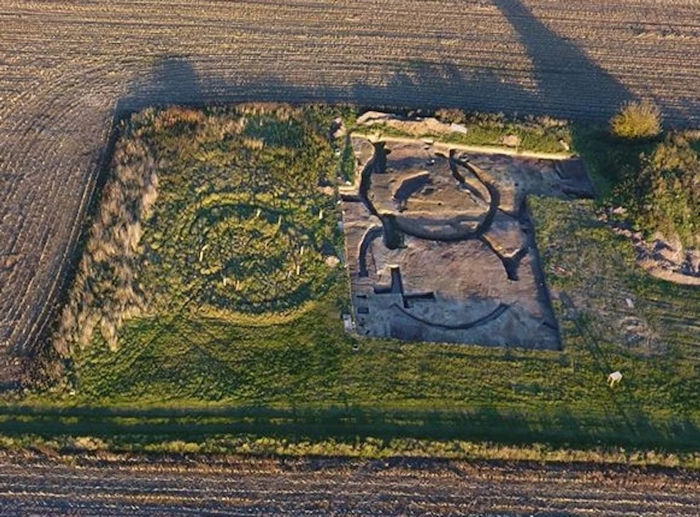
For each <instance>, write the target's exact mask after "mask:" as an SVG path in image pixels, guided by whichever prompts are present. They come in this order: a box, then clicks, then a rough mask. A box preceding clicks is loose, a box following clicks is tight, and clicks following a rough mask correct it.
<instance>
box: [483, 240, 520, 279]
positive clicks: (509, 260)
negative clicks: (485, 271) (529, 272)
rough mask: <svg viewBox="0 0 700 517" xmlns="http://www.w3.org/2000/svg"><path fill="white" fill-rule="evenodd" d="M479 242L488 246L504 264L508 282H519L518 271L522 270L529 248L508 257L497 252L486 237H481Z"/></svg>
mask: <svg viewBox="0 0 700 517" xmlns="http://www.w3.org/2000/svg"><path fill="white" fill-rule="evenodd" d="M479 240H480V241H481V242H483V243H484V244H486V246H488V247H489V249H490V250H491V251H492V252H493V253H494V254H495V255H496V256H497V257H498V259H499V260H500V261H501V263H502V264H503V267H504V268H505V270H506V275H508V280H516V281H517V280H519V278H518V269H519V268H520V262H521V261H522V260H523V258H524V257H525V255H527V252H528V251H529V248H530V247H529V246H528V245H525V246H523V247H522V248H520V249H519V250H518V251H516V252H515V254H514V255H513V256H512V257H506V256H504V255H502V254H501V253H499V252H498V250H496V248H494V247H493V245H492V244H491V243H490V242H489V240H488V239H486V238H485V237H480V238H479Z"/></svg>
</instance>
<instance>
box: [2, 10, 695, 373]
mask: <svg viewBox="0 0 700 517" xmlns="http://www.w3.org/2000/svg"><path fill="white" fill-rule="evenodd" d="M0 27H1V30H0V185H1V188H0V349H1V350H2V357H3V358H4V359H3V360H2V361H1V363H2V364H0V371H1V373H0V384H2V383H3V382H5V381H9V380H12V379H13V378H15V377H16V374H17V370H18V369H20V368H21V365H12V364H10V363H11V361H10V360H9V359H8V357H9V356H8V352H9V351H10V350H14V351H16V352H18V353H30V352H32V351H33V350H34V349H35V348H36V345H37V342H38V337H39V336H40V335H41V334H42V331H43V330H44V329H45V328H46V325H47V323H48V322H49V321H50V316H51V314H52V312H53V307H54V302H55V301H56V299H57V296H58V294H59V293H60V292H61V291H62V289H63V287H64V283H65V282H64V280H65V276H66V271H67V265H68V264H69V263H70V262H71V261H70V260H69V258H70V257H71V256H72V254H73V252H74V249H75V245H76V242H77V238H78V235H79V233H80V228H81V224H82V221H83V216H84V214H85V211H86V207H87V205H88V204H89V200H90V199H91V196H92V193H93V189H94V185H95V179H96V171H97V170H98V168H99V167H98V166H99V163H100V160H101V159H102V158H103V157H104V155H105V154H106V148H107V146H106V142H107V140H108V134H109V131H110V127H111V124H112V120H113V117H114V115H115V114H116V115H122V114H124V113H125V112H127V111H129V110H132V109H136V108H140V107H143V106H145V105H150V104H154V103H157V104H161V103H171V102H179V103H205V102H207V103H208V102H229V101H235V100H241V99H246V100H255V99H268V100H288V101H308V100H324V101H327V102H334V101H353V102H357V103H361V104H375V105H376V104H390V105H416V106H426V107H430V106H451V105H453V106H460V107H465V108H474V109H479V110H483V111H487V110H504V111H509V112H513V111H519V112H521V113H522V112H533V113H550V114H553V115H558V116H571V117H577V118H590V119H603V118H605V117H608V116H609V115H610V114H611V112H612V111H614V109H615V108H616V107H617V106H618V105H619V103H620V102H622V101H623V100H625V99H628V98H631V97H634V96H645V97H651V98H653V99H655V100H656V102H658V103H659V104H660V106H661V107H662V108H663V110H664V113H665V114H666V118H667V120H668V121H669V122H672V123H676V124H683V125H688V124H689V125H693V124H695V125H697V124H698V123H699V122H700V95H699V94H698V93H699V92H698V84H699V82H698V79H700V9H699V8H698V4H697V2H696V1H695V0H672V1H669V2H663V3H660V2H658V1H655V0H639V1H629V0H617V1H607V2H605V4H604V5H603V4H602V3H601V2H599V1H597V0H582V1H580V2H564V1H562V0H529V1H527V2H520V1H518V0H492V1H489V0H474V1H472V0H470V1H467V2H465V1H463V0H439V1H438V0H435V1H418V0H401V1H399V0H390V1H381V2H377V1H364V2H358V1H350V0H341V1H335V2H326V1H321V0H310V1H307V0H304V1H285V2H278V1H262V0H253V1H244V2H222V1H213V0H210V1H198V2H196V3H192V2H176V1H163V0H150V1H110V2H99V1H97V2H92V1H77V0H76V1H72V2H69V1H51V2H45V1H24V0H22V1H19V0H4V1H3V2H2V5H0ZM6 363H7V364H6Z"/></svg>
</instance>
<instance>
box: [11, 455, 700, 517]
mask: <svg viewBox="0 0 700 517" xmlns="http://www.w3.org/2000/svg"><path fill="white" fill-rule="evenodd" d="M0 471H1V474H0V505H2V508H3V510H4V511H5V512H7V513H11V514H27V513H34V514H42V515H47V514H52V515H53V514H57V513H62V514H64V513H70V514H81V515H84V514H90V515H92V514H97V513H99V514H100V515H134V514H152V515H185V514H187V515H191V514H198V515H201V514H202V513H206V514H208V515H215V514H216V515H220V514H226V515H263V514H264V515H277V514H284V515H290V514H294V515H300V514H309V515H347V514H352V515H467V514H476V515H484V514H485V513H486V512H488V514H489V515H527V514H530V515H532V514H538V515H541V514H543V515H576V514H595V515H618V516H623V515H626V516H637V515H693V514H695V512H696V510H697V507H698V504H700V497H699V496H698V475H697V474H696V473H687V472H686V473H678V472H675V471H667V470H664V469H649V470H640V469H638V468H629V467H627V468H626V467H601V466H593V465H586V464H579V465H568V464H560V465H556V464H548V465H540V464H537V463H508V462H493V463H487V462H475V463H467V462H461V461H440V460H423V459H397V460H375V461H369V460H346V459H332V458H327V459H294V458H288V459H263V458H259V459H256V458H239V457H214V458H211V457H207V458H206V459H203V458H201V457H197V456H185V457H183V456H162V457H150V458H144V457H138V456H129V455H111V454H100V453H96V454H86V453H81V454H76V455H68V456H63V457H60V458H51V457H45V456H42V455H41V454H37V453H23V454H18V453H0Z"/></svg>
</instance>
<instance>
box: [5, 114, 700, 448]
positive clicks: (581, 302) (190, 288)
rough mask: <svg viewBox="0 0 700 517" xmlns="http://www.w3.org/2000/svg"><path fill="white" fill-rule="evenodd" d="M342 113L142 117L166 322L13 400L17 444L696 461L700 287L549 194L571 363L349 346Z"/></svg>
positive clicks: (151, 297)
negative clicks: (334, 133) (374, 448)
mask: <svg viewBox="0 0 700 517" xmlns="http://www.w3.org/2000/svg"><path fill="white" fill-rule="evenodd" d="M336 116H337V112H336V111H333V110H327V109H321V108H313V107H310V108H303V109H292V108H269V107H268V108H266V109H260V108H253V107H239V108H227V109H215V110H205V111H203V112H199V111H191V110H182V109H170V110H165V111H153V110H147V111H146V112H144V113H142V114H140V115H138V116H136V117H135V118H134V119H133V120H132V121H131V122H130V123H129V124H128V125H127V126H126V128H125V136H124V138H125V139H126V141H127V142H128V141H136V140H138V141H139V142H141V147H145V148H146V149H147V150H148V153H146V154H144V153H142V152H139V154H138V156H140V157H141V158H139V160H143V158H142V157H143V156H151V160H152V163H153V165H154V167H155V170H157V183H158V197H157V200H156V201H155V203H154V204H153V206H152V209H151V211H150V212H149V213H150V215H149V216H148V217H145V218H144V219H143V221H142V230H143V238H142V241H141V244H140V247H138V248H137V250H138V253H137V252H136V251H134V254H135V255H136V256H137V257H138V258H137V259H134V262H135V263H136V264H137V265H138V268H139V269H138V270H137V272H138V275H137V283H138V284H140V285H141V286H142V290H143V293H144V296H145V297H146V299H147V300H148V305H147V310H144V311H143V312H140V313H139V314H137V315H135V316H133V317H131V318H128V319H126V320H125V321H124V323H123V325H121V326H120V327H119V330H118V332H117V333H116V337H117V342H118V344H119V346H117V347H114V346H111V343H110V341H109V340H108V339H107V336H105V335H104V334H103V333H102V332H97V333H96V334H95V335H94V336H93V339H92V341H91V345H90V346H85V347H83V348H77V349H76V350H75V351H74V353H73V354H72V355H71V359H72V366H71V369H70V370H71V372H70V373H71V387H70V389H66V390H58V389H57V390H56V391H44V392H37V393H33V394H30V395H28V396H26V397H24V398H23V399H22V400H21V404H17V403H13V404H8V405H6V406H4V407H3V408H2V410H0V433H2V434H5V435H10V436H17V437H20V436H29V435H41V436H44V437H51V436H100V437H102V438H103V439H104V440H105V441H108V442H110V443H118V444H120V445H119V447H121V448H126V449H128V448H130V447H133V448H135V449H141V450H143V449H144V448H145V449H148V447H155V449H154V450H157V448H158V445H155V444H158V443H165V442H167V443H170V442H172V441H175V442H178V441H185V442H196V443H198V444H205V443H217V444H226V443H229V444H233V445H230V446H226V445H220V448H219V449H216V450H217V451H219V452H226V451H239V449H238V448H237V447H239V445H240V443H241V440H243V441H244V442H245V441H246V440H248V438H246V437H248V436H253V437H254V438H251V439H253V440H256V441H257V440H267V439H268V438H269V443H273V444H281V445H279V447H278V446H277V445H275V448H276V450H277V449H279V450H287V445H285V444H293V443H304V444H307V445H308V447H307V446H306V445H305V446H304V447H302V448H301V449H300V450H302V449H303V450H318V451H321V452H322V453H324V454H325V453H328V454H333V453H338V452H339V451H340V452H342V451H343V450H346V449H344V447H345V445H344V444H348V443H350V444H355V445H353V447H355V446H357V447H360V448H361V447H362V445H361V444H363V443H371V441H372V440H380V441H381V443H382V444H384V445H383V446H382V447H384V448H383V449H382V450H384V451H387V450H394V451H401V450H405V449H402V448H401V447H398V448H392V447H393V446H391V445H390V444H391V443H396V440H399V441H401V440H409V441H410V440H427V441H428V442H429V443H434V444H436V445H435V447H433V446H428V445H425V450H433V449H435V448H436V447H437V448H441V447H446V448H447V449H449V450H453V449H455V448H456V449H455V450H457V449H459V448H460V446H459V445H458V444H459V443H460V441H465V440H466V441H470V440H479V441H482V440H484V441H490V442H494V443H500V444H515V445H516V446H519V445H522V444H532V443H544V444H548V446H555V447H574V448H583V449H593V448H597V447H600V446H612V445H616V446H624V447H630V448H654V449H663V450H666V451H680V452H683V451H685V452H688V451H690V452H692V451H696V450H697V443H699V442H700V432H699V431H698V424H699V423H700V414H699V413H698V411H699V409H698V408H700V398H699V397H700V384H699V383H698V378H699V376H698V372H697V368H698V363H699V359H700V358H699V349H698V343H700V336H698V331H697V325H696V323H697V321H698V319H699V318H700V314H699V308H700V292H699V291H698V290H697V289H693V288H690V287H682V286H675V285H672V284H668V283H665V282H662V281H657V280H654V279H653V278H651V277H650V276H648V275H647V274H646V273H645V272H644V271H642V270H641V269H639V268H637V267H636V266H635V264H634V250H633V249H632V247H631V245H630V244H629V243H628V242H627V241H625V240H624V239H623V238H621V237H619V236H617V235H616V234H615V233H614V232H613V231H612V230H611V229H610V228H608V227H606V226H605V225H604V224H603V223H601V222H600V221H599V220H598V219H597V218H596V214H595V207H594V204H593V203H592V202H587V201H577V202H566V201H557V200H552V199H544V198H541V199H540V198H533V199H531V200H530V206H531V211H532V217H533V219H534V221H535V223H536V236H537V242H538V247H539V250H540V254H541V258H542V262H543V268H544V270H545V272H546V277H547V281H548V283H549V286H550V287H551V289H552V297H553V304H554V308H555V311H556V314H557V318H558V320H559V322H560V327H561V328H560V331H561V334H562V340H563V346H564V350H563V352H557V351H535V350H525V349H502V348H487V347H472V346H458V345H442V344H435V343H406V342H398V341H394V340H382V339H360V338H357V337H354V336H350V335H348V334H346V333H345V332H344V331H343V325H342V320H341V314H342V313H343V312H346V311H348V300H349V295H348V280H347V276H346V275H345V273H344V271H343V270H342V269H341V268H333V267H331V266H330V265H328V264H326V258H327V257H328V256H330V254H334V253H339V252H338V251H337V250H338V249H339V247H340V244H341V236H340V234H339V231H338V226H337V225H338V220H339V218H338V214H337V212H336V211H337V205H336V199H335V197H334V196H332V195H329V194H327V193H324V192H328V189H327V187H328V186H329V183H331V182H332V179H333V178H334V177H335V175H337V174H338V173H339V171H342V168H341V163H342V162H344V161H345V160H346V159H347V158H346V157H344V156H343V153H342V151H341V152H340V153H339V155H338V156H336V155H335V153H334V145H336V144H335V143H334V142H333V141H330V140H329V139H328V138H327V136H326V131H327V128H328V127H330V122H331V120H332V119H333V118H334V117H336ZM299 138H301V139H302V140H303V144H301V143H300V142H299V140H298V139H299ZM342 144H343V142H342V141H341V142H339V145H340V146H341V147H342ZM149 163H150V162H149ZM126 177H128V176H125V178H126ZM322 212H323V213H322ZM120 242H121V241H120ZM205 246H206V247H205ZM302 249H303V252H302ZM98 258H104V257H100V256H98ZM130 260H131V259H130ZM100 264H102V262H100ZM297 267H298V268H299V271H297ZM224 279H226V281H225V282H224ZM93 295H94V293H93ZM628 300H629V301H628ZM302 308H303V310H301V309H302ZM615 370H620V371H622V373H623V375H624V377H623V380H622V382H621V383H620V384H619V385H618V386H616V387H615V388H614V389H611V388H610V387H608V385H607V384H606V382H605V379H606V377H607V375H608V374H609V373H610V372H611V371H615ZM237 437H238V438H237ZM241 437H242V438H241ZM20 441H21V440H20ZM178 443H179V442H178ZM266 443H267V442H266ZM236 444H239V445H236ZM313 444H322V445H319V447H318V448H315V446H314V445H313ZM329 444H330V445H329ZM333 444H336V445H333ZM358 444H359V445H358ZM439 444H443V445H439ZM450 444H452V445H450ZM217 447H219V445H217ZM227 447H228V449H227ZM305 447H306V448H305ZM334 447H335V448H334ZM421 447H423V446H421ZM202 450H209V449H207V447H204V448H203V449H202ZM266 450H267V449H266ZM382 454H383V453H382ZM459 454H462V453H459ZM459 454H458V455H459Z"/></svg>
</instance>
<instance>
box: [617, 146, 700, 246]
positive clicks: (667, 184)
mask: <svg viewBox="0 0 700 517" xmlns="http://www.w3.org/2000/svg"><path fill="white" fill-rule="evenodd" d="M612 201H613V202H614V203H616V204H618V205H620V206H622V207H624V208H625V209H626V210H627V212H628V214H627V217H628V218H629V219H630V220H631V221H632V222H633V223H634V224H635V226H636V227H637V228H640V229H643V230H644V231H645V232H646V233H647V234H652V233H653V232H660V233H661V234H662V235H665V236H667V238H672V239H674V238H676V237H677V238H678V239H680V241H681V243H682V244H683V245H684V246H688V247H698V246H700V155H698V153H697V151H696V150H695V149H693V147H691V145H690V143H689V142H688V141H687V140H686V139H685V138H683V136H681V135H669V136H668V137H667V138H666V140H665V141H664V142H662V143H660V144H658V145H657V146H656V148H655V149H654V150H653V152H651V153H648V154H645V155H644V156H642V159H641V164H640V169H639V170H637V171H632V172H629V173H628V174H627V175H626V178H625V180H624V181H623V182H621V184H620V185H618V186H617V187H616V188H615V189H614V191H613V195H612Z"/></svg>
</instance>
